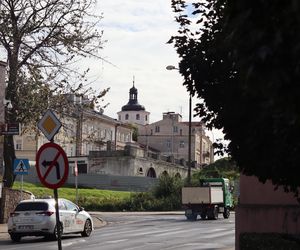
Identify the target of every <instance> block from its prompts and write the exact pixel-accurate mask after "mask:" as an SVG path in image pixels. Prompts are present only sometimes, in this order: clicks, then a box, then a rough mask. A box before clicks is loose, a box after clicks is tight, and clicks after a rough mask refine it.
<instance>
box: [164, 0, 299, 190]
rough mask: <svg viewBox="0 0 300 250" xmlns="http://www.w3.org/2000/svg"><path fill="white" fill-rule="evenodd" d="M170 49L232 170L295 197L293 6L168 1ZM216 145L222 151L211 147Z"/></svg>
mask: <svg viewBox="0 0 300 250" xmlns="http://www.w3.org/2000/svg"><path fill="white" fill-rule="evenodd" d="M172 7H173V10H174V12H175V13H176V20H177V22H178V23H179V25H180V28H179V32H178V34H177V35H176V36H173V37H172V38H171V40H170V42H173V43H174V46H175V48H176V50H177V53H178V54H179V56H180V58H181V59H180V64H179V68H180V72H181V74H182V75H183V76H184V85H186V87H187V89H188V91H190V93H191V94H196V95H197V97H199V98H202V99H203V100H204V102H202V103H199V104H198V105H197V112H198V115H199V116H200V117H202V118H203V121H205V122H206V124H207V125H208V126H209V127H215V128H217V129H222V130H223V133H224V134H225V139H227V140H229V141H230V143H229V145H228V148H227V151H228V153H229V154H230V155H231V156H232V158H233V159H234V160H235V162H236V163H237V165H238V166H239V168H240V171H241V172H243V173H244V174H246V175H255V176H257V177H258V178H259V180H260V181H262V182H265V181H266V180H267V179H270V180H272V182H273V184H275V185H283V186H284V187H285V190H286V191H292V192H294V193H295V194H296V195H298V191H297V189H298V187H299V186H300V179H299V178H298V175H299V162H300V153H299V152H300V144H299V139H298V138H300V130H299V127H300V115H299V114H300V85H299V80H300V79H299V74H300V67H299V65H300V64H299V58H300V47H299V40H300V34H299V32H298V30H297V29H298V27H299V26H300V15H299V11H300V4H299V3H298V2H297V1H279V0H275V1H272V2H267V1H263V0H257V1H245V0H239V1H233V0H231V1H226V0H207V1H197V2H196V1H195V2H194V3H193V4H187V3H186V1H183V0H172ZM219 146H222V145H219Z"/></svg>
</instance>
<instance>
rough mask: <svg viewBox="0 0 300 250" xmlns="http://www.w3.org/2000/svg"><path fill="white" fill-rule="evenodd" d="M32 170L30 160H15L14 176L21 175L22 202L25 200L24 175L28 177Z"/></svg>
mask: <svg viewBox="0 0 300 250" xmlns="http://www.w3.org/2000/svg"><path fill="white" fill-rule="evenodd" d="M29 168H30V165H29V160H28V159H15V160H14V174H15V175H21V201H22V200H23V183H24V175H28V170H29Z"/></svg>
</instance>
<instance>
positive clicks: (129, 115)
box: [118, 81, 150, 125]
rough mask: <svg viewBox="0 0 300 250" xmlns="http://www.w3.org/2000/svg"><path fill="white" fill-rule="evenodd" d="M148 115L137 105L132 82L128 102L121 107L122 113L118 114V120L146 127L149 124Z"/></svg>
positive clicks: (141, 106)
mask: <svg viewBox="0 0 300 250" xmlns="http://www.w3.org/2000/svg"><path fill="white" fill-rule="evenodd" d="M149 115H150V112H148V111H146V110H145V107H144V106H143V105H140V104H139V103H138V90H137V89H136V88H135V87H134V81H133V86H132V88H131V89H130V90H129V101H128V103H127V104H126V105H125V106H123V107H122V111H119V112H118V119H119V121H121V122H124V123H132V124H139V125H147V124H149Z"/></svg>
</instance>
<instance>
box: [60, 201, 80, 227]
mask: <svg viewBox="0 0 300 250" xmlns="http://www.w3.org/2000/svg"><path fill="white" fill-rule="evenodd" d="M64 203H65V205H66V207H67V211H68V214H69V219H70V221H69V222H70V232H78V231H80V227H79V226H78V223H77V216H78V212H79V211H78V207H77V206H76V205H75V204H74V203H73V202H71V201H68V200H64Z"/></svg>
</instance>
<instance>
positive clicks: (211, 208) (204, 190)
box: [182, 178, 233, 220]
mask: <svg viewBox="0 0 300 250" xmlns="http://www.w3.org/2000/svg"><path fill="white" fill-rule="evenodd" d="M182 205H183V207H184V209H185V216H186V218H187V219H188V220H196V219H197V216H198V215H200V217H201V219H203V220H204V219H210V220H216V219H218V215H219V213H222V214H223V217H224V218H225V219H227V218H229V216H230V209H231V208H232V205H233V202H232V195H231V188H230V185H229V180H228V179H226V178H211V179H201V180H200V186H197V187H183V188H182Z"/></svg>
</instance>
